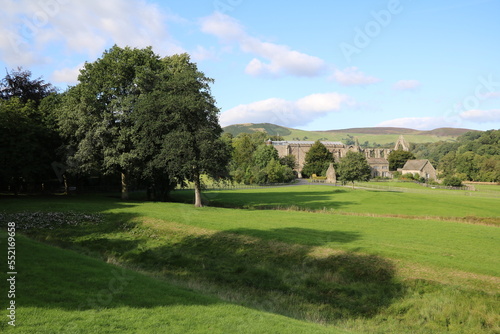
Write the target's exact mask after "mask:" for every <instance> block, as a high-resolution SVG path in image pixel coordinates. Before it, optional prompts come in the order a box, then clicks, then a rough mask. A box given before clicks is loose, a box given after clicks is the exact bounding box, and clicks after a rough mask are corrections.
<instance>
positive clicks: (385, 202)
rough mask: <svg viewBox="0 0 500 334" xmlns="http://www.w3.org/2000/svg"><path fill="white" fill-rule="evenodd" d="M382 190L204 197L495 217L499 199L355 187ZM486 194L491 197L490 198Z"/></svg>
mask: <svg viewBox="0 0 500 334" xmlns="http://www.w3.org/2000/svg"><path fill="white" fill-rule="evenodd" d="M371 185H376V186H379V187H383V186H384V185H386V186H387V189H390V190H386V191H384V188H382V189H373V190H360V189H352V188H350V187H334V186H327V185H305V186H290V187H277V188H264V187H263V188H260V189H245V190H232V191H209V192H207V193H205V199H206V201H207V202H208V203H210V205H213V206H226V207H237V208H246V209H265V208H267V209H270V208H291V207H295V208H299V209H300V208H302V209H310V210H323V209H325V210H328V211H331V212H334V213H364V214H378V215H402V216H403V215H410V216H420V217H429V216H430V217H467V216H469V217H498V216H499V212H500V209H499V206H500V205H499V202H500V199H499V198H498V197H495V196H494V194H493V195H491V196H490V195H489V194H488V193H487V194H485V196H486V197H481V198H479V197H475V196H472V195H471V192H466V191H459V190H456V191H453V190H441V189H429V188H425V187H422V186H420V185H417V184H414V183H398V182H391V183H385V182H378V183H366V184H365V183H362V184H358V185H357V186H362V187H365V186H371ZM396 187H408V188H410V189H418V190H419V192H418V193H412V192H403V191H398V189H392V188H396ZM488 196H489V197H488ZM174 198H176V199H177V200H179V201H186V202H187V201H192V198H193V194H192V191H179V192H177V193H176V194H174Z"/></svg>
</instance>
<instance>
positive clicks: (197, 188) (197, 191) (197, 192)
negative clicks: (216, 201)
mask: <svg viewBox="0 0 500 334" xmlns="http://www.w3.org/2000/svg"><path fill="white" fill-rule="evenodd" d="M194 206H195V207H197V208H201V207H202V206H203V205H202V204H201V181H200V176H199V175H196V176H195V178H194Z"/></svg>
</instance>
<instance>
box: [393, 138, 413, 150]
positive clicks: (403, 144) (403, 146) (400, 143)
mask: <svg viewBox="0 0 500 334" xmlns="http://www.w3.org/2000/svg"><path fill="white" fill-rule="evenodd" d="M399 149H401V150H403V151H409V150H410V145H409V144H408V142H407V141H406V140H405V138H404V137H403V135H400V136H399V139H398V141H397V142H396V145H395V146H394V150H399Z"/></svg>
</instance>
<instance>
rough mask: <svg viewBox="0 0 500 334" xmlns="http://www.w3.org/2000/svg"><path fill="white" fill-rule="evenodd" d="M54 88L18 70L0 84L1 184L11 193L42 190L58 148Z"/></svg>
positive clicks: (26, 72) (50, 175)
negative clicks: (7, 187)
mask: <svg viewBox="0 0 500 334" xmlns="http://www.w3.org/2000/svg"><path fill="white" fill-rule="evenodd" d="M58 101H59V96H58V94H57V93H56V90H55V88H54V87H53V86H52V85H51V84H50V83H46V82H45V81H43V80H42V79H41V78H36V79H33V78H31V72H30V71H28V70H23V69H22V68H18V69H17V70H13V71H11V72H10V73H9V72H7V75H6V76H5V78H3V79H2V80H0V183H2V184H4V185H7V184H8V185H9V186H10V189H11V190H12V191H13V192H14V193H18V192H19V191H20V190H21V186H23V187H22V188H23V189H24V190H28V189H27V188H28V186H29V188H30V190H33V191H40V190H44V186H45V184H46V181H48V180H49V179H51V178H54V176H55V175H54V173H53V171H52V168H51V163H52V162H53V161H54V160H55V159H56V155H55V151H56V148H57V147H58V146H59V145H60V144H61V142H60V138H59V136H58V134H57V131H56V127H55V126H54V117H53V116H54V110H55V107H54V106H55V105H57V104H58Z"/></svg>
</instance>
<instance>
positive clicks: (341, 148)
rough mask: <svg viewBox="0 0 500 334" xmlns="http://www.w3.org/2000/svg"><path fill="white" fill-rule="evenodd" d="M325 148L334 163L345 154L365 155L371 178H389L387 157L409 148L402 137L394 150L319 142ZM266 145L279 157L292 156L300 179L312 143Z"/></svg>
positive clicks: (270, 143)
mask: <svg viewBox="0 0 500 334" xmlns="http://www.w3.org/2000/svg"><path fill="white" fill-rule="evenodd" d="M321 143H322V144H323V145H325V146H326V148H327V149H328V150H329V151H330V152H332V154H333V157H334V159H335V161H336V162H339V161H340V159H342V158H343V157H345V155H346V154H347V152H349V151H352V152H361V153H363V154H364V155H365V157H366V159H367V161H368V164H369V165H370V167H371V169H372V177H391V176H392V175H391V173H390V172H389V161H387V157H388V156H389V154H390V153H391V152H392V151H394V150H398V149H400V150H404V151H409V150H410V146H409V144H408V142H407V141H406V140H405V139H404V137H403V135H401V136H399V139H398V140H397V142H396V145H395V146H394V148H392V149H390V148H361V147H360V145H359V143H358V142H357V141H356V144H354V145H345V144H343V143H341V142H337V141H321ZM267 144H268V145H273V146H274V147H275V148H276V150H277V151H278V154H279V156H280V158H281V157H284V156H287V155H293V156H294V157H295V160H296V161H297V172H298V173H299V177H301V171H302V168H303V167H304V164H305V157H306V153H307V152H308V151H309V149H310V148H311V146H312V145H313V144H314V141H293V140H292V141H271V140H269V141H268V142H267Z"/></svg>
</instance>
